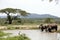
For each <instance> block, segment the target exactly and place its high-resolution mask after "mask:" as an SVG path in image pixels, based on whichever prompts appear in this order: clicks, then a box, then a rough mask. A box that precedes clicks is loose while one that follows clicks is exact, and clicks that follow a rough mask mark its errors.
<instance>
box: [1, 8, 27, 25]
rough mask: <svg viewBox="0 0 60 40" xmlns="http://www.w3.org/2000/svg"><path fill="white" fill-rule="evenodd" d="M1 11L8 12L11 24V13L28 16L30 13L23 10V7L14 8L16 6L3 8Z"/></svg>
mask: <svg viewBox="0 0 60 40" xmlns="http://www.w3.org/2000/svg"><path fill="white" fill-rule="evenodd" d="M0 13H5V14H7V19H8V21H9V24H12V18H11V16H10V13H20V14H21V15H22V16H26V15H27V14H28V13H27V12H26V11H23V10H21V9H14V8H5V9H1V10H0Z"/></svg>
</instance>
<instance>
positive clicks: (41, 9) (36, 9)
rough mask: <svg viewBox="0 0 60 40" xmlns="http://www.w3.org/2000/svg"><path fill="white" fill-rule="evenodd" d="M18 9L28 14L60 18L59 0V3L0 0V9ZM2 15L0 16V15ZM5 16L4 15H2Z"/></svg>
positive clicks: (45, 0) (33, 0) (39, 0)
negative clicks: (49, 15)
mask: <svg viewBox="0 0 60 40" xmlns="http://www.w3.org/2000/svg"><path fill="white" fill-rule="evenodd" d="M4 8H18V9H22V10H25V11H27V12H29V13H35V14H51V15H55V16H58V17H60V0H59V3H58V4H56V2H55V1H54V0H53V1H52V2H49V1H48V0H44V1H41V0H0V9H4ZM0 15H2V14H0ZM3 15H5V14H3Z"/></svg>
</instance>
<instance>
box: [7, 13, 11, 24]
mask: <svg viewBox="0 0 60 40" xmlns="http://www.w3.org/2000/svg"><path fill="white" fill-rule="evenodd" d="M7 19H8V22H9V24H12V18H11V16H10V15H9V14H7Z"/></svg>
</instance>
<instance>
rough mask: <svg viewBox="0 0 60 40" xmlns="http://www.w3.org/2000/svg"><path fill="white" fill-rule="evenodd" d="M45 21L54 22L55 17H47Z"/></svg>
mask: <svg viewBox="0 0 60 40" xmlns="http://www.w3.org/2000/svg"><path fill="white" fill-rule="evenodd" d="M44 22H45V23H53V22H54V19H52V18H46V19H45V21H44Z"/></svg>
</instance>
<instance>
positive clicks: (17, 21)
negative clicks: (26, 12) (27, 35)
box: [0, 18, 60, 25]
mask: <svg viewBox="0 0 60 40" xmlns="http://www.w3.org/2000/svg"><path fill="white" fill-rule="evenodd" d="M40 23H58V24H60V19H59V18H58V19H56V18H55V19H53V18H45V19H39V18H17V19H13V21H12V24H11V25H24V24H40ZM0 25H8V21H7V20H6V18H0Z"/></svg>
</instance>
